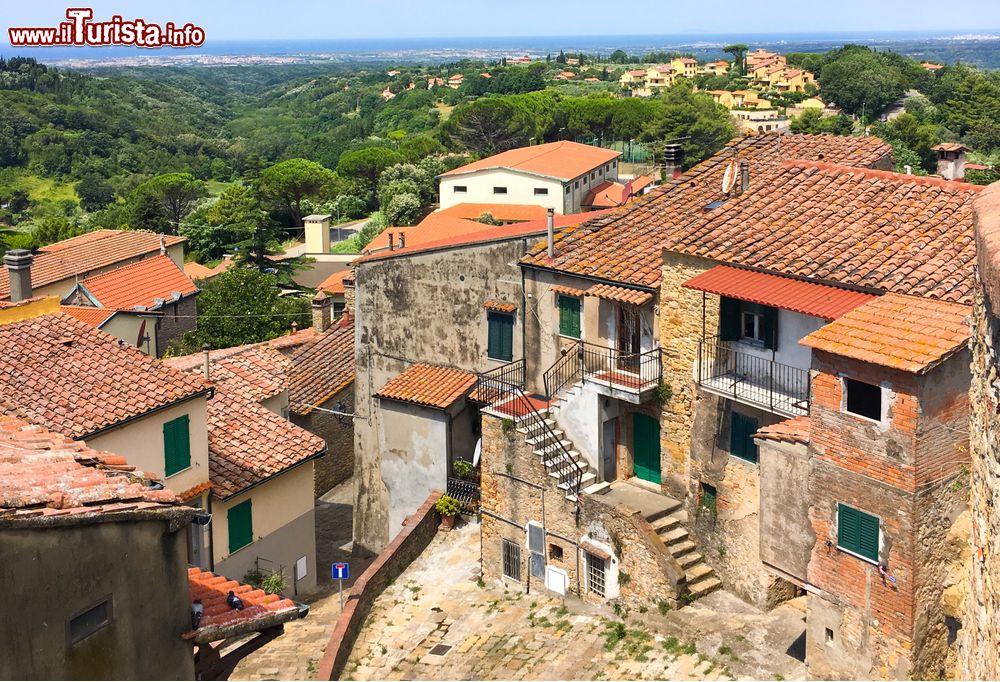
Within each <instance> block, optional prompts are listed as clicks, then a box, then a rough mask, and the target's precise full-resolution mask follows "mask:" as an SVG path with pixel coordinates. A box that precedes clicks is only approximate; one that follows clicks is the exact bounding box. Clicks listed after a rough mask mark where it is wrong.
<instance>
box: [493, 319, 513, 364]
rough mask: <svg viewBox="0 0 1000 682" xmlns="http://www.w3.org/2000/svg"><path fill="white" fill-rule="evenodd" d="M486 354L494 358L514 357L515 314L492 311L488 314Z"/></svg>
mask: <svg viewBox="0 0 1000 682" xmlns="http://www.w3.org/2000/svg"><path fill="white" fill-rule="evenodd" d="M486 325H487V339H486V355H487V356H489V357H490V358H491V359H493V360H503V361H504V362H510V361H511V360H513V359H514V316H513V315H508V314H507V313H498V312H494V311H490V312H488V313H487V315H486Z"/></svg>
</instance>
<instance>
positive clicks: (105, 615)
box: [67, 597, 112, 646]
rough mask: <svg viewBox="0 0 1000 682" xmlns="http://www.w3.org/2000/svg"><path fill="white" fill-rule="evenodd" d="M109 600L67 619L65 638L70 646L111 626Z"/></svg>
mask: <svg viewBox="0 0 1000 682" xmlns="http://www.w3.org/2000/svg"><path fill="white" fill-rule="evenodd" d="M111 615H112V614H111V598H110V597H109V598H107V599H102V600H101V601H99V602H98V603H97V604H94V605H93V606H91V607H90V608H88V609H87V610H85V611H82V612H80V613H78V614H77V615H75V616H73V617H72V618H70V619H69V623H68V624H67V637H68V638H69V643H70V645H71V646H72V645H73V644H76V643H77V642H81V641H83V640H84V639H86V638H87V637H90V636H91V635H93V634H96V633H98V632H100V631H101V630H103V629H104V628H106V627H107V626H108V625H110V624H111Z"/></svg>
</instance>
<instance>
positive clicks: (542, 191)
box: [535, 187, 549, 195]
mask: <svg viewBox="0 0 1000 682" xmlns="http://www.w3.org/2000/svg"><path fill="white" fill-rule="evenodd" d="M548 193H549V188H548V187H536V188H535V194H536V195H542V194H548Z"/></svg>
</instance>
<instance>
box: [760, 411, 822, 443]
mask: <svg viewBox="0 0 1000 682" xmlns="http://www.w3.org/2000/svg"><path fill="white" fill-rule="evenodd" d="M811 430H812V420H811V419H809V417H792V418H791V419H786V420H785V421H781V422H778V423H777V424H771V425H770V426H762V427H761V428H759V429H758V430H757V433H755V434H754V438H761V439H763V440H776V441H780V442H782V443H802V444H808V443H809V434H810V431H811Z"/></svg>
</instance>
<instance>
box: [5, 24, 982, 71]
mask: <svg viewBox="0 0 1000 682" xmlns="http://www.w3.org/2000/svg"><path fill="white" fill-rule="evenodd" d="M208 38H209V39H208V40H207V41H206V43H205V44H204V45H202V46H201V47H198V48H185V49H173V48H164V49H159V50H144V49H141V48H134V47H47V48H12V47H11V46H10V45H6V44H3V43H0V54H3V55H4V56H12V55H15V54H16V55H22V56H30V57H36V58H38V59H39V60H41V61H44V62H46V63H49V64H63V65H70V66H83V67H86V66H114V65H122V66H139V65H144V64H148V65H161V66H165V65H170V64H177V65H181V64H186V65H205V66H210V65H219V64H223V65H226V64H229V65H235V64H267V63H274V64H283V63H285V64H287V63H316V62H341V63H344V62H384V63H393V62H395V63H444V62H452V61H456V60H459V59H462V58H466V57H468V58H473V59H487V60H489V59H498V58H500V57H503V56H507V57H512V56H520V55H525V54H526V55H529V56H531V57H533V58H544V57H545V55H547V54H551V55H555V54H557V53H558V52H559V51H560V50H564V51H566V52H578V51H579V52H584V53H587V54H598V55H610V54H611V53H612V52H614V51H615V50H624V51H625V52H627V53H629V54H639V55H642V54H646V53H649V52H656V51H668V52H669V51H677V52H685V53H691V54H693V55H695V56H696V57H698V58H700V59H713V58H720V57H725V56H726V55H725V54H724V53H723V52H722V48H723V47H724V46H726V45H728V44H730V43H734V42H742V43H747V44H748V45H750V46H751V47H754V48H757V47H763V48H765V49H769V50H774V51H777V52H783V53H787V52H823V51H826V50H829V49H832V48H835V47H839V46H841V45H844V44H847V43H858V44H863V45H868V46H870V47H873V48H877V49H880V50H893V51H896V52H900V53H902V54H905V55H907V56H910V57H914V58H917V59H927V60H931V61H936V62H942V63H954V62H957V61H961V62H965V63H969V64H973V65H976V66H979V67H985V68H1000V29H997V30H984V29H975V30H969V31H966V32H954V31H952V32H949V33H941V32H938V33H934V32H927V31H924V32H917V31H905V32H904V31H896V32H894V31H869V32H837V33H832V32H831V33H758V34H711V33H685V34H675V35H607V36H507V37H504V36H490V37H464V38H460V37H449V38H361V39H312V40H306V39H288V40H212V38H211V35H209V37H208Z"/></svg>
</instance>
